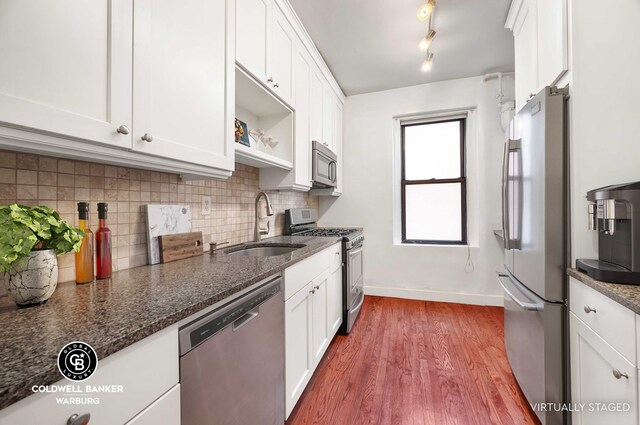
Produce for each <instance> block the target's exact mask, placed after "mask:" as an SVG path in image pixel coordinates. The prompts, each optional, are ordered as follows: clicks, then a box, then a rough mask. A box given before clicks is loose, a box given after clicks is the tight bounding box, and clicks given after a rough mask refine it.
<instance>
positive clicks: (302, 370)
mask: <svg viewBox="0 0 640 425" xmlns="http://www.w3.org/2000/svg"><path fill="white" fill-rule="evenodd" d="M311 289H312V283H309V284H308V285H306V286H305V287H304V288H302V289H300V290H299V291H298V292H297V293H296V294H294V295H293V296H292V297H291V298H289V299H288V300H287V301H286V302H285V303H284V328H285V333H284V338H285V373H284V376H285V392H286V399H285V407H286V417H289V414H290V413H291V411H292V410H293V408H294V407H295V405H296V402H297V401H298V399H299V398H300V395H301V394H302V391H304V389H305V387H306V386H307V383H308V382H309V380H310V379H311V374H312V373H313V365H314V363H313V355H312V353H311V332H312V330H311V302H312V301H311V300H312V294H311Z"/></svg>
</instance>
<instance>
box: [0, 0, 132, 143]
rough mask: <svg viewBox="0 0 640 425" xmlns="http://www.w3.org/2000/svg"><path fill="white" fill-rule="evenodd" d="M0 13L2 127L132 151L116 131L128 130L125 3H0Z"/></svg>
mask: <svg viewBox="0 0 640 425" xmlns="http://www.w3.org/2000/svg"><path fill="white" fill-rule="evenodd" d="M0 10H1V11H2V12H0V58H2V65H0V122H3V123H7V124H9V125H11V126H19V127H24V128H27V129H33V130H36V131H38V132H47V133H56V134H59V135H64V136H70V137H73V138H78V139H85V140H90V141H93V142H98V143H102V144H107V145H113V146H118V147H121V148H126V149H129V148H131V134H130V133H129V134H120V133H118V132H117V129H118V127H120V126H126V127H127V128H128V129H131V49H132V38H131V37H132V36H131V34H132V28H133V22H132V12H131V3H130V2H129V1H126V0H112V1H107V0H96V1H89V2H88V1H84V0H50V1H46V2H43V1H38V0H21V1H12V0H0ZM121 132H122V133H126V132H127V131H126V129H124V127H123V128H122V130H121ZM1 134H2V130H1V129H0V135H1Z"/></svg>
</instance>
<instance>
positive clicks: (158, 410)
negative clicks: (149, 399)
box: [126, 384, 180, 425]
mask: <svg viewBox="0 0 640 425" xmlns="http://www.w3.org/2000/svg"><path fill="white" fill-rule="evenodd" d="M156 424H163V425H180V384H178V385H176V386H175V387H173V388H172V389H170V390H169V391H167V392H166V393H165V394H164V395H163V396H162V397H160V398H159V399H157V400H156V401H154V402H153V404H151V405H150V406H149V407H147V408H146V409H144V410H143V411H142V412H140V413H139V414H138V415H136V417H135V418H133V419H131V420H130V421H129V422H127V424H126V425H156Z"/></svg>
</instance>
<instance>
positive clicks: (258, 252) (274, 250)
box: [225, 244, 306, 257]
mask: <svg viewBox="0 0 640 425" xmlns="http://www.w3.org/2000/svg"><path fill="white" fill-rule="evenodd" d="M305 246H306V245H302V244H287V245H285V244H280V245H266V246H265V245H248V246H244V247H240V248H232V249H228V250H226V251H225V253H226V254H227V255H237V256H243V257H275V256H278V255H285V254H289V253H291V252H293V251H295V250H296V249H300V248H303V247H305Z"/></svg>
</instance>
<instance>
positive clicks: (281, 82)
mask: <svg viewBox="0 0 640 425" xmlns="http://www.w3.org/2000/svg"><path fill="white" fill-rule="evenodd" d="M296 39H297V36H296V34H295V32H294V31H293V27H292V26H291V24H290V23H289V21H288V20H287V18H286V17H285V16H284V14H283V13H282V11H281V10H280V8H279V7H278V6H276V7H274V8H273V19H272V21H271V40H270V43H269V44H268V45H267V48H268V49H269V50H268V52H269V55H268V56H267V71H268V74H269V79H267V84H268V85H269V86H270V87H271V89H272V90H273V92H274V93H276V94H277V95H278V96H280V98H282V100H284V101H285V102H287V103H288V104H289V105H291V106H293V107H295V105H294V102H293V92H294V84H293V83H294V78H293V77H294V75H293V74H294V58H295V48H296ZM270 79H272V80H273V81H269V80H270Z"/></svg>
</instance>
